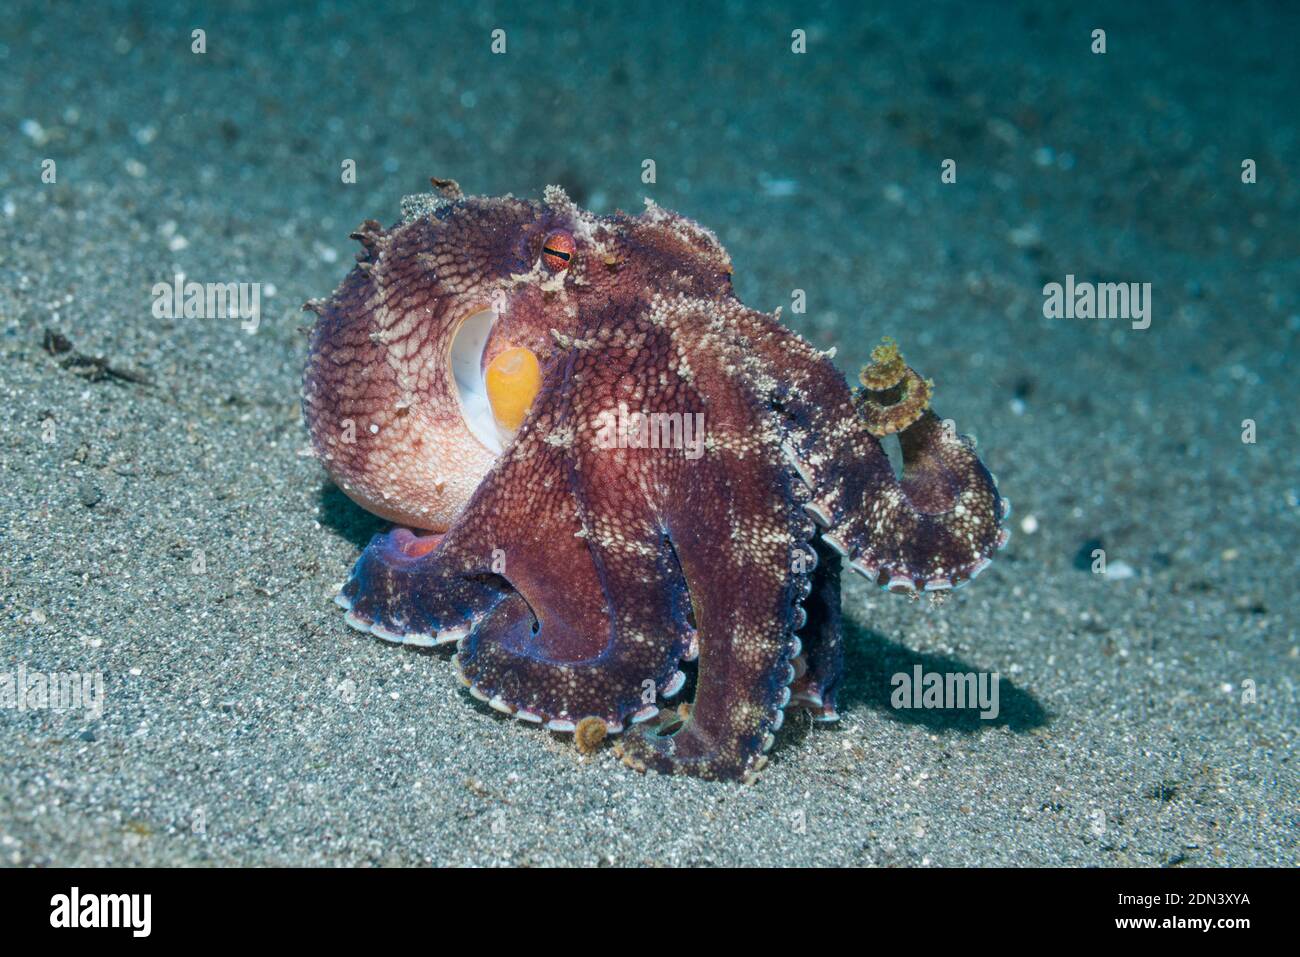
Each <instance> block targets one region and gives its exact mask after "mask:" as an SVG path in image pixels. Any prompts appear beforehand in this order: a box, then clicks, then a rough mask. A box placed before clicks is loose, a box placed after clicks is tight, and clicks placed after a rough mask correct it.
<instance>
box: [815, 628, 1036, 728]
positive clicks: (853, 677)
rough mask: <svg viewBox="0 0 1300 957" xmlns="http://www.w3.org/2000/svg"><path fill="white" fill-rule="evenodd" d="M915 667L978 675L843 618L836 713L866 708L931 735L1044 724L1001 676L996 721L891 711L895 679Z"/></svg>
mask: <svg viewBox="0 0 1300 957" xmlns="http://www.w3.org/2000/svg"><path fill="white" fill-rule="evenodd" d="M917 665H920V666H921V670H922V672H923V673H925V674H931V673H939V674H949V673H960V674H965V673H967V672H975V673H978V672H979V671H980V669H979V668H976V667H974V666H972V665H970V664H968V663H967V662H964V661H961V660H960V659H957V658H950V657H948V656H946V655H933V654H928V653H926V652H921V651H913V650H912V649H911V648H908V647H906V646H904V645H901V644H899V643H898V642H894V641H890V640H889V639H887V638H885V636H884V635H881V634H880V633H878V632H875V631H872V630H871V629H869V628H864V627H862V626H861V625H859V624H858V623H857V622H855V621H853V620H852V619H851V618H850V617H848V616H847V615H846V616H845V617H844V680H843V684H842V685H841V687H840V693H839V701H838V705H839V710H840V712H841V713H843V712H845V711H849V710H851V709H852V708H854V707H857V706H860V705H866V706H867V707H869V708H874V709H875V710H877V711H882V712H884V713H885V714H886V715H888V716H889V717H890V718H892V719H893V720H895V721H902V722H905V723H907V724H919V725H922V726H924V727H926V728H929V729H930V730H932V731H934V732H936V733H941V734H942V733H945V732H950V731H959V732H963V733H966V734H972V733H974V732H976V731H984V730H987V729H989V728H997V727H1002V726H1004V725H1005V726H1006V727H1008V728H1010V729H1011V730H1012V731H1015V732H1017V733H1020V734H1024V733H1026V732H1029V731H1031V730H1033V729H1034V728H1040V727H1042V726H1044V725H1046V724H1047V721H1048V719H1049V717H1050V716H1049V715H1048V713H1047V710H1046V709H1045V708H1044V707H1043V706H1042V705H1041V704H1039V703H1038V700H1037V699H1036V698H1035V697H1034V696H1033V695H1031V694H1030V693H1029V692H1027V691H1024V690H1022V689H1021V688H1018V687H1016V685H1015V683H1014V682H1012V681H1010V680H1009V679H1008V678H1007V677H1006V675H1002V676H1001V677H1000V680H999V681H998V698H999V700H998V705H999V708H998V716H997V717H996V718H989V719H984V718H981V717H980V712H979V709H978V708H946V709H945V708H895V707H894V705H893V703H892V702H891V700H890V699H891V697H892V696H893V694H894V689H895V684H894V683H893V676H894V675H896V674H906V675H909V676H910V675H912V674H913V669H914V668H915V666H917Z"/></svg>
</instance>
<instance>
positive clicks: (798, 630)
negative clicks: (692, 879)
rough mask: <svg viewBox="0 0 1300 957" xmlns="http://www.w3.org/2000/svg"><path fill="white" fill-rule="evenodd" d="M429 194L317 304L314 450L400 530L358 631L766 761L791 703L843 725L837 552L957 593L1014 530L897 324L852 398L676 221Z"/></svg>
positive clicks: (524, 697) (648, 731)
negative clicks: (885, 442) (896, 341)
mask: <svg viewBox="0 0 1300 957" xmlns="http://www.w3.org/2000/svg"><path fill="white" fill-rule="evenodd" d="M433 182H434V185H435V187H436V188H437V191H436V192H434V193H430V194H427V195H424V196H419V197H409V198H408V199H407V200H406V201H405V202H404V203H403V212H404V217H403V220H402V221H401V222H399V223H397V224H396V225H394V226H393V227H392V228H389V229H384V228H381V227H380V225H379V224H378V223H376V222H374V221H371V220H368V221H367V222H365V223H363V224H362V225H361V226H360V227H359V228H358V230H357V232H356V233H354V234H353V237H354V238H356V239H358V240H360V242H361V244H362V247H363V248H362V250H361V251H360V252H359V253H358V256H357V259H358V264H357V266H356V268H355V269H353V270H352V271H351V272H350V273H349V275H348V276H347V277H346V278H345V279H344V280H343V282H342V284H341V285H340V286H339V288H338V289H337V290H336V291H335V293H334V294H333V296H331V297H330V298H329V299H324V300H312V301H311V302H308V303H307V304H306V306H305V308H307V309H310V310H312V311H314V312H315V313H316V314H317V316H318V319H317V322H316V324H315V327H314V330H313V332H312V336H311V346H310V354H309V358H308V361H307V367H306V373H305V377H304V387H303V408H304V412H305V417H306V421H307V425H308V428H309V430H310V433H311V439H312V444H313V448H314V450H315V452H316V455H317V457H318V458H319V460H320V461H321V463H322V464H323V465H324V467H325V469H326V471H327V472H328V473H329V475H330V477H331V478H332V479H333V480H334V482H335V483H337V485H338V486H339V487H340V488H341V489H342V490H343V491H344V492H345V493H346V494H347V495H348V496H349V497H350V498H352V499H353V500H354V501H355V502H357V503H358V504H359V505H361V506H362V507H363V508H365V509H367V510H369V511H370V512H373V513H375V514H376V515H379V516H381V517H383V518H385V519H388V520H390V521H392V522H394V523H395V525H396V527H395V528H394V529H393V530H392V531H390V532H387V533H385V534H380V535H377V536H375V538H374V539H373V540H372V541H371V543H370V544H369V546H367V548H366V549H365V551H364V552H363V553H362V555H361V556H360V558H359V559H358V561H357V563H356V566H355V567H354V569H353V571H352V574H351V577H350V578H349V579H348V581H347V582H346V583H345V584H344V585H343V587H342V589H341V591H340V592H339V594H338V596H337V599H336V600H337V602H338V603H339V604H340V605H341V606H342V607H343V608H344V609H345V610H346V620H347V622H348V623H349V624H350V625H352V626H354V627H356V628H358V629H361V630H364V631H366V632H369V633H371V634H373V635H376V636H378V637H379V638H382V639H385V640H388V641H392V642H400V643H406V644H410V645H416V646H433V645H442V644H454V645H455V646H456V648H455V656H454V663H455V666H456V668H457V671H458V672H459V674H460V677H461V680H462V681H463V682H464V684H465V685H466V686H467V687H468V689H469V691H470V693H471V694H472V695H473V696H474V697H476V698H479V699H481V700H482V701H485V702H487V703H488V704H489V705H491V706H492V707H493V708H495V709H497V710H498V711H502V712H505V713H507V714H510V715H513V716H514V717H515V718H517V719H520V720H522V721H526V722H534V723H538V724H542V725H545V726H546V727H548V728H550V729H552V730H555V731H570V732H572V731H580V734H579V744H580V745H584V743H586V744H588V745H589V744H590V743H592V742H598V741H599V740H600V739H601V738H602V737H603V736H604V733H608V734H611V735H618V737H617V738H616V739H615V748H616V750H617V752H618V753H619V754H620V755H621V757H622V758H623V760H624V761H625V762H626V763H627V764H628V765H630V766H632V767H634V768H636V769H638V770H646V769H653V770H656V771H662V772H668V773H681V774H690V775H695V776H698V777H702V778H713V779H742V780H751V779H752V778H753V777H754V776H755V775H756V774H757V772H758V771H760V770H761V769H762V768H763V766H764V765H765V764H766V763H767V752H768V750H769V749H770V748H771V747H772V745H773V742H774V734H775V733H776V732H777V731H778V730H779V729H780V728H781V725H782V722H783V720H784V717H785V714H786V712H787V711H790V710H794V709H802V710H806V711H809V712H811V713H812V715H813V716H814V717H815V718H817V719H820V720H828V721H829V720H834V719H835V717H836V711H835V697H836V688H837V685H838V684H839V681H840V676H841V670H842V660H843V655H842V632H841V621H840V575H841V572H842V570H843V569H845V568H848V569H850V570H852V571H855V572H858V573H860V574H861V575H863V576H865V577H866V578H868V579H870V580H871V581H872V582H875V583H876V584H878V585H880V586H881V587H883V588H885V589H887V590H889V591H891V592H897V593H902V594H906V595H909V596H911V597H916V596H917V595H919V594H921V593H925V592H931V593H938V594H939V595H942V593H944V592H945V591H946V590H947V589H950V588H953V587H956V586H959V585H962V584H964V583H965V582H967V581H969V580H971V579H973V578H974V577H975V576H976V575H978V574H979V573H980V572H981V571H982V570H983V569H984V568H985V567H986V566H987V565H988V564H989V561H990V560H991V557H992V555H993V554H994V553H995V552H996V551H997V550H998V549H999V548H1000V547H1002V546H1004V545H1005V544H1006V539H1007V532H1006V530H1005V529H1004V527H1003V524H1004V519H1005V516H1006V513H1007V511H1008V508H1007V506H1006V503H1005V502H1004V500H1003V499H1002V498H1001V496H1000V495H999V493H998V490H997V486H996V483H995V481H994V479H993V477H992V476H991V475H990V474H989V472H988V471H987V470H986V469H985V468H984V466H983V465H982V464H981V462H980V461H979V459H978V458H977V457H976V455H975V453H974V451H973V448H972V445H971V443H970V441H969V440H968V439H966V438H964V437H962V436H960V435H958V434H957V433H956V432H955V431H954V430H953V429H952V427H951V423H945V422H944V421H943V420H941V419H940V418H939V417H938V416H937V415H936V414H935V413H934V412H933V411H932V410H931V408H930V398H931V391H932V386H931V383H929V382H928V381H927V380H924V379H922V378H921V377H920V376H918V375H917V374H916V373H915V372H914V371H913V370H912V369H911V368H909V367H908V366H907V365H906V364H905V363H904V362H903V359H902V356H901V355H900V354H899V352H898V349H897V347H896V346H894V345H893V344H892V343H891V342H890V341H889V340H886V341H885V343H884V344H883V345H881V346H880V347H878V348H877V349H876V350H875V352H874V353H873V361H872V363H871V364H870V365H868V366H867V367H866V368H864V369H863V370H862V374H861V382H862V384H861V386H860V387H859V388H850V386H849V385H848V383H847V382H846V381H845V379H844V377H843V376H842V375H841V374H840V372H839V371H838V370H837V369H836V367H835V366H834V364H833V362H832V361H831V357H830V354H829V353H823V352H820V351H818V350H817V349H815V348H813V347H812V346H811V345H809V344H808V343H807V342H806V341H805V340H804V339H802V338H800V337H799V336H798V335H797V334H796V333H794V332H792V331H791V330H789V329H787V328H786V327H784V326H783V325H782V324H781V322H780V319H779V313H778V314H777V315H773V314H766V313H762V312H758V311H756V310H753V309H750V308H748V307H746V306H745V305H743V304H742V303H741V302H740V301H739V300H737V299H736V298H735V296H734V294H733V292H732V284H731V274H732V267H731V261H730V258H729V257H728V255H727V253H726V252H725V251H724V250H723V248H722V246H721V245H720V244H719V242H718V240H717V239H716V237H715V236H714V235H713V233H711V232H710V231H709V230H707V229H705V228H703V227H702V226H700V225H698V224H696V223H694V222H692V221H691V220H689V219H687V218H685V217H683V216H680V215H677V214H675V213H672V212H669V211H667V210H665V209H662V208H660V207H658V206H655V205H654V204H652V203H649V202H647V204H646V205H647V208H646V210H645V211H644V212H643V213H641V214H640V215H638V216H630V215H627V214H623V213H617V214H615V215H612V216H595V215H592V214H591V213H588V212H586V211H584V210H582V209H580V208H578V206H577V205H575V204H574V203H573V202H572V201H571V200H570V199H569V198H568V197H567V196H566V195H565V193H564V192H563V191H562V190H560V189H559V188H556V187H551V188H549V189H547V190H546V192H545V194H544V200H543V201H542V202H540V203H539V202H532V201H527V200H522V199H516V198H513V197H509V196H507V197H466V196H464V195H463V194H462V193H461V191H460V188H459V187H458V186H457V185H456V184H455V183H454V182H453V181H450V180H434V181H433ZM620 410H621V411H622V413H624V414H623V415H621V416H620V415H618V414H617V413H619V412H620ZM637 413H643V415H638V414H637ZM678 415H680V417H679V418H675V416H678ZM615 422H616V423H617V425H616V426H614V427H613V429H612V431H613V432H615V433H617V435H616V438H617V439H618V441H611V423H615ZM647 423H651V425H650V427H649V428H647ZM683 423H684V424H685V426H689V425H690V424H691V423H699V424H700V425H701V426H702V429H701V430H700V432H699V434H697V435H695V436H693V437H691V436H689V435H686V434H685V433H686V429H685V428H684V427H683ZM674 429H676V431H674ZM889 435H896V436H897V442H898V444H899V446H900V447H901V451H902V459H903V470H902V477H901V478H899V477H897V476H896V475H895V470H894V467H893V465H892V464H891V462H890V460H889V457H888V455H887V454H886V452H885V450H884V447H883V446H882V444H881V439H882V438H883V437H885V436H889ZM692 439H693V443H694V444H693V445H692V444H691V441H688V440H692ZM690 662H694V664H693V665H692V664H690ZM684 663H685V664H684ZM683 666H684V667H683ZM687 672H693V673H694V679H695V680H694V688H695V691H694V701H693V702H692V703H690V704H682V705H679V706H678V707H670V706H669V701H670V700H671V699H673V698H674V697H675V696H677V695H678V694H679V692H681V691H682V690H683V687H684V686H685V684H686V683H687ZM602 725H603V727H602ZM593 730H594V731H595V732H596V733H595V734H594V735H593V734H592V733H591V732H592V731H593ZM584 750H586V747H584Z"/></svg>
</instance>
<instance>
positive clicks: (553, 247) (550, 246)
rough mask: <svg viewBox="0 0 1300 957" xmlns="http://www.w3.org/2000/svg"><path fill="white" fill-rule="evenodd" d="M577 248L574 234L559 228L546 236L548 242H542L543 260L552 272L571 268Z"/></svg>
mask: <svg viewBox="0 0 1300 957" xmlns="http://www.w3.org/2000/svg"><path fill="white" fill-rule="evenodd" d="M576 249H577V246H576V245H574V242H573V234H572V233H569V232H567V231H565V230H563V229H557V230H556V231H555V232H553V233H551V234H550V235H549V236H547V237H546V242H544V243H542V261H543V262H545V263H546V266H547V268H548V269H550V270H551V271H552V272H562V271H563V270H565V269H568V268H569V263H570V262H572V261H573V253H574V251H575V250H576Z"/></svg>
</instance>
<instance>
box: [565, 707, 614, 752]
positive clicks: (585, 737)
mask: <svg viewBox="0 0 1300 957" xmlns="http://www.w3.org/2000/svg"><path fill="white" fill-rule="evenodd" d="M608 734H609V725H608V724H607V723H606V722H605V719H604V718H597V717H594V716H589V717H586V718H583V719H582V720H581V721H579V722H578V724H577V726H576V727H575V728H574V731H573V746H574V747H575V748H577V749H578V753H579V754H592V753H594V752H595V750H596V749H597V748H599V747H600V745H601V743H602V742H603V741H604V740H605V736H606V735H608Z"/></svg>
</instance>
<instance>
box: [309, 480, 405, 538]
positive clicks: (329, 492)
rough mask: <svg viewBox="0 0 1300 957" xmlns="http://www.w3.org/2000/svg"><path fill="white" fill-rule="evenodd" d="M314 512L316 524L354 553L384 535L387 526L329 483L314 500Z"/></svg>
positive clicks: (323, 486) (387, 523)
mask: <svg viewBox="0 0 1300 957" xmlns="http://www.w3.org/2000/svg"><path fill="white" fill-rule="evenodd" d="M316 511H317V513H318V514H319V515H320V523H321V524H322V525H324V526H325V527H326V528H329V529H333V530H334V531H335V532H338V533H339V534H340V535H342V536H343V537H344V538H346V539H347V540H348V541H349V542H351V543H352V544H353V545H355V546H356V548H357V549H358V550H360V549H363V548H365V547H366V546H367V545H369V544H370V539H372V538H373V537H374V536H375V535H377V534H379V533H380V532H383V531H387V530H388V527H389V525H391V524H392V523H391V522H387V521H385V520H384V519H382V518H380V517H379V516H377V515H371V514H370V513H369V512H367V511H366V510H365V509H364V508H362V507H361V506H360V505H358V504H357V503H356V502H354V501H352V499H350V498H348V497H347V496H346V495H344V494H343V493H342V492H340V491H339V489H338V486H336V485H335V484H334V483H333V482H326V483H325V484H323V485H322V486H321V487H320V491H319V492H318V493H317V496H316Z"/></svg>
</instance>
